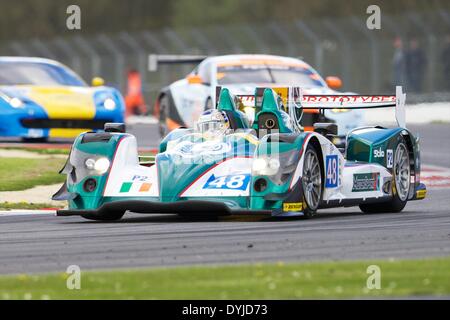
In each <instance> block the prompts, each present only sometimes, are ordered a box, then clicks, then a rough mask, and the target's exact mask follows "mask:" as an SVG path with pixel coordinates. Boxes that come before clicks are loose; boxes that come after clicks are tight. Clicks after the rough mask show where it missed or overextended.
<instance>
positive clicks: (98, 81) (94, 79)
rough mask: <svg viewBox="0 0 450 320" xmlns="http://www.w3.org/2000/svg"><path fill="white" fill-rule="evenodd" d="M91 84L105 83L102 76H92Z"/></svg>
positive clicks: (96, 85) (99, 84) (101, 84)
mask: <svg viewBox="0 0 450 320" xmlns="http://www.w3.org/2000/svg"><path fill="white" fill-rule="evenodd" d="M91 84H92V86H93V87H101V86H103V85H104V84H105V80H103V78H100V77H95V78H92V81H91Z"/></svg>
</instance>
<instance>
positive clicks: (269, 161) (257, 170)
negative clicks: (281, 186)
mask: <svg viewBox="0 0 450 320" xmlns="http://www.w3.org/2000/svg"><path fill="white" fill-rule="evenodd" d="M279 168H280V160H278V158H273V157H272V158H269V157H268V158H256V159H255V160H253V167H252V169H253V173H254V174H256V175H259V176H273V175H275V174H277V172H278V169H279Z"/></svg>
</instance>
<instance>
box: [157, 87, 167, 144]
mask: <svg viewBox="0 0 450 320" xmlns="http://www.w3.org/2000/svg"><path fill="white" fill-rule="evenodd" d="M168 113H169V98H168V97H167V96H166V95H164V96H162V97H161V99H160V100H159V135H160V137H161V138H164V137H165V136H166V135H167V134H168V133H169V128H167V124H166V118H167V116H168Z"/></svg>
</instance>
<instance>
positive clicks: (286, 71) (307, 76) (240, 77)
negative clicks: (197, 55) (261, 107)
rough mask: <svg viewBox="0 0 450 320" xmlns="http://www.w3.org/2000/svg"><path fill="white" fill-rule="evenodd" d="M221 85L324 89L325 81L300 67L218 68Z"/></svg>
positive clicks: (314, 73)
mask: <svg viewBox="0 0 450 320" xmlns="http://www.w3.org/2000/svg"><path fill="white" fill-rule="evenodd" d="M217 81H218V83H219V85H227V84H236V83H275V84H283V85H296V86H304V87H324V86H325V84H324V81H323V80H322V78H321V77H320V76H319V75H318V74H317V73H316V72H314V71H313V70H311V69H308V68H305V67H303V66H302V67H299V66H277V65H275V66H271V65H251V66H245V65H240V66H226V67H218V68H217Z"/></svg>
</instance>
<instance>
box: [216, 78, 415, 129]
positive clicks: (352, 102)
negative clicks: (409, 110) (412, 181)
mask: <svg viewBox="0 0 450 320" xmlns="http://www.w3.org/2000/svg"><path fill="white" fill-rule="evenodd" d="M221 89H222V88H221V87H220V86H218V87H216V102H217V103H218V100H219V94H220V91H221ZM266 89H267V88H256V90H255V94H254V95H237V96H236V98H237V99H238V100H239V101H240V102H241V103H242V104H243V105H244V107H253V108H255V109H259V108H261V105H262V99H263V95H264V91H265V90H266ZM271 89H272V90H273V92H274V93H276V94H277V95H278V96H279V97H280V98H281V101H282V102H283V106H284V111H286V112H288V113H289V115H290V116H291V118H293V119H292V120H293V121H294V123H296V124H297V125H298V124H299V123H300V119H299V118H301V113H303V111H304V112H312V111H314V112H323V110H333V109H347V110H353V109H354V110H358V109H377V108H395V118H396V120H397V124H398V126H399V127H401V128H406V116H405V101H406V94H405V93H403V90H402V87H400V86H398V87H396V92H395V95H348V94H347V95H346V94H337V95H310V94H304V91H303V90H302V88H300V87H278V88H271Z"/></svg>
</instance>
